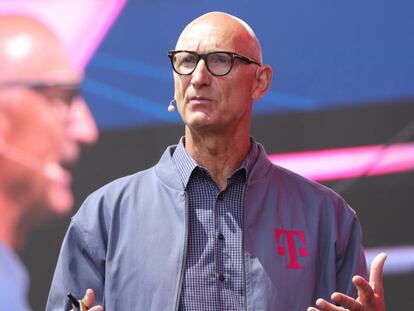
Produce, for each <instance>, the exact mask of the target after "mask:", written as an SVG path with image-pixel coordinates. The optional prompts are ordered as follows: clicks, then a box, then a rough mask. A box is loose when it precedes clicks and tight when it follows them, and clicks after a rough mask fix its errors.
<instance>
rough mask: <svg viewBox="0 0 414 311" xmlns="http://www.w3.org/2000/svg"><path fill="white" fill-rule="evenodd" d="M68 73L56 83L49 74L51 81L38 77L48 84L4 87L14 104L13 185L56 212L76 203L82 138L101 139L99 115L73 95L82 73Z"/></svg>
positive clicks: (86, 141)
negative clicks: (74, 182)
mask: <svg viewBox="0 0 414 311" xmlns="http://www.w3.org/2000/svg"><path fill="white" fill-rule="evenodd" d="M63 73H64V71H62V75H61V76H60V78H59V81H57V82H56V83H55V84H54V83H53V82H50V81H51V80H50V79H49V82H47V84H45V82H44V81H37V82H36V83H38V85H42V83H44V86H43V87H37V88H31V87H25V86H23V85H20V86H19V85H17V86H10V87H9V88H8V89H5V90H3V94H4V95H5V96H7V99H8V102H9V105H10V107H11V112H10V114H9V118H10V119H9V123H10V128H12V131H10V133H9V136H8V137H7V141H6V147H5V149H6V152H7V153H8V154H6V157H5V158H7V156H9V157H10V158H11V159H9V161H8V163H9V165H8V167H7V170H8V171H9V173H10V174H9V176H10V180H11V181H13V182H12V183H11V185H17V186H15V187H16V189H20V190H22V193H20V194H19V197H20V198H21V199H22V200H25V202H22V203H23V204H22V205H27V206H30V205H32V203H34V204H35V205H37V206H39V207H40V206H43V212H45V213H47V211H48V210H49V212H53V213H55V214H63V213H66V212H67V211H68V210H69V209H70V208H71V207H72V205H73V195H72V192H71V189H70V186H71V175H70V173H69V171H67V169H66V168H67V166H69V165H72V164H74V163H75V162H76V161H77V160H78V157H79V152H80V147H81V146H80V145H81V144H90V143H93V142H94V141H95V140H96V139H97V130H96V126H95V123H94V120H93V118H92V116H91V114H90V112H89V110H88V108H87V106H86V104H85V102H84V101H83V99H82V98H80V97H79V96H76V97H74V98H73V99H72V100H70V97H71V96H70V95H71V94H72V93H73V87H72V86H73V85H76V83H78V82H79V81H80V79H79V77H78V76H77V75H75V74H74V73H73V72H71V71H67V72H66V75H63ZM64 76H65V77H64ZM63 78H64V80H63ZM63 81H67V82H63ZM15 82H16V81H15ZM19 82H20V83H22V82H23V81H19ZM31 83H33V79H32V81H31ZM68 85H69V86H71V87H68ZM19 185H20V186H19ZM22 185H23V187H21V186H22ZM45 207H46V208H47V209H45Z"/></svg>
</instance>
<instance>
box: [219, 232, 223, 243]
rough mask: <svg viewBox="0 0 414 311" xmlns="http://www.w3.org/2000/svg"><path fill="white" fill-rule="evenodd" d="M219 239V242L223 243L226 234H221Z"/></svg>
mask: <svg viewBox="0 0 414 311" xmlns="http://www.w3.org/2000/svg"><path fill="white" fill-rule="evenodd" d="M218 238H219V240H221V241H223V240H224V234H223V233H219V235H218Z"/></svg>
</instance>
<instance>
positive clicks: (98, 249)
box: [46, 198, 106, 311]
mask: <svg viewBox="0 0 414 311" xmlns="http://www.w3.org/2000/svg"><path fill="white" fill-rule="evenodd" d="M88 201H89V203H88ZM91 201H92V202H91ZM94 201H96V200H94V199H93V198H92V199H90V198H89V200H88V199H87V202H85V204H84V205H83V206H82V207H81V209H80V210H79V211H78V213H77V214H76V215H75V216H74V217H73V218H72V220H71V223H70V225H69V228H68V231H67V232H66V235H65V238H64V240H63V243H62V247H61V250H60V254H59V258H58V262H57V266H56V269H55V273H54V276H53V281H52V285H51V288H50V291H49V297H48V300H47V306H46V310H47V311H52V310H70V309H71V304H70V303H69V302H68V299H67V296H66V295H67V293H68V292H71V293H72V294H73V295H74V296H75V297H77V298H78V297H79V299H80V298H81V297H83V296H84V295H85V292H86V290H87V289H88V288H92V289H93V290H94V291H95V295H96V302H95V304H102V303H103V302H102V300H103V290H104V280H105V250H106V246H105V244H106V243H105V240H106V239H105V234H104V233H103V230H102V221H100V218H99V216H98V215H97V213H94V212H93V211H94V210H95V211H96V210H97V209H96V208H94V207H95V206H87V205H91V204H92V205H94V203H97V202H94Z"/></svg>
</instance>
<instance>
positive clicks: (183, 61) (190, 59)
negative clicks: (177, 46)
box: [179, 55, 196, 65]
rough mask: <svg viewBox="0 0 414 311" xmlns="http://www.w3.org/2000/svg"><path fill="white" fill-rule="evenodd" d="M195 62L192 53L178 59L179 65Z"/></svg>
mask: <svg viewBox="0 0 414 311" xmlns="http://www.w3.org/2000/svg"><path fill="white" fill-rule="evenodd" d="M195 62H196V58H195V57H194V56H193V55H189V56H185V57H183V58H182V59H181V60H180V61H179V64H180V65H192V64H194V63H195Z"/></svg>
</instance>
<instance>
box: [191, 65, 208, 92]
mask: <svg viewBox="0 0 414 311" xmlns="http://www.w3.org/2000/svg"><path fill="white" fill-rule="evenodd" d="M210 82H211V73H210V72H209V71H208V69H207V65H206V63H205V61H204V59H200V61H199V62H198V64H197V66H196V68H195V69H194V71H193V73H192V74H191V84H193V85H194V87H195V88H200V87H202V86H204V85H209V84H210Z"/></svg>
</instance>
